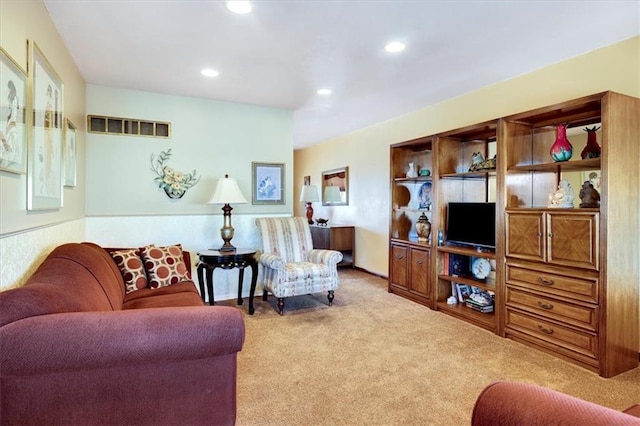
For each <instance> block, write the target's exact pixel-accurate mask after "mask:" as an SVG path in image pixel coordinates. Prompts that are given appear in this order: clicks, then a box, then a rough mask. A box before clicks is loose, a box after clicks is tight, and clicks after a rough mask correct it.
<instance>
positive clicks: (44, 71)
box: [27, 41, 64, 210]
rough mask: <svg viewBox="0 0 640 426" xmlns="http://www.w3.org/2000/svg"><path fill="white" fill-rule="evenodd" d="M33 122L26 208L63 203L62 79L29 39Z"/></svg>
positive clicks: (54, 205) (38, 207)
mask: <svg viewBox="0 0 640 426" xmlns="http://www.w3.org/2000/svg"><path fill="white" fill-rule="evenodd" d="M28 65H29V67H28V71H29V78H30V79H31V94H30V99H31V108H32V110H33V126H32V130H31V139H30V147H29V159H28V162H29V164H28V167H27V209H29V210H46V209H57V208H60V207H62V178H63V170H62V145H63V141H62V137H63V120H62V117H63V112H62V109H63V108H62V106H63V105H64V103H63V90H64V86H63V83H62V80H61V79H60V77H59V76H58V74H57V73H56V72H55V70H54V69H53V67H52V66H51V64H50V63H49V61H47V59H46V58H45V56H44V54H43V53H42V52H41V51H40V49H39V48H38V46H37V45H36V44H35V43H34V42H33V41H29V64H28Z"/></svg>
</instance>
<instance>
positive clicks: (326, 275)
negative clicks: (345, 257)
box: [256, 217, 342, 315]
mask: <svg viewBox="0 0 640 426" xmlns="http://www.w3.org/2000/svg"><path fill="white" fill-rule="evenodd" d="M256 225H257V226H258V230H259V232H260V237H261V238H262V254H261V256H260V264H261V265H262V266H263V283H262V286H263V292H262V300H267V296H268V293H271V294H273V295H274V296H275V297H277V298H278V313H279V314H280V315H282V313H283V312H284V299H285V297H290V296H298V295H303V294H312V293H319V292H321V291H327V292H328V296H327V297H328V299H329V306H331V304H332V303H333V291H334V290H335V289H336V288H337V287H338V263H339V262H340V261H341V260H342V253H340V252H339V251H335V250H320V249H314V248H313V242H312V241H311V230H310V229H309V223H308V222H307V219H305V218H302V217H273V218H258V219H256Z"/></svg>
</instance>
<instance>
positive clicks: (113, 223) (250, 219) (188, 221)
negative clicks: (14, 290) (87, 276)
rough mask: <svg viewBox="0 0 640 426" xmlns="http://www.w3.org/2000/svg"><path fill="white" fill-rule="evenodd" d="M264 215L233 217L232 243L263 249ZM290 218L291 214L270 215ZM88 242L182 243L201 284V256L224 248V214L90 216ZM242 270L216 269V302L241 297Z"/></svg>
mask: <svg viewBox="0 0 640 426" xmlns="http://www.w3.org/2000/svg"><path fill="white" fill-rule="evenodd" d="M261 216H264V215H247V214H237V215H232V216H231V222H232V226H233V227H234V228H235V235H234V237H233V240H232V241H231V243H232V244H233V245H234V246H236V247H239V248H253V249H256V250H259V249H260V247H261V244H260V238H259V236H258V231H257V228H256V225H255V219H256V218H257V217H261ZM269 216H287V215H269ZM86 220H87V225H86V228H87V230H86V238H85V240H86V241H92V242H94V243H96V244H99V245H101V246H103V247H142V246H145V245H147V244H155V245H158V246H162V245H170V244H176V243H180V244H182V247H183V249H185V250H189V251H190V252H191V258H192V262H193V264H192V271H193V275H194V276H193V279H194V281H195V282H196V284H197V283H198V277H197V275H196V273H195V272H196V270H195V262H196V261H197V255H196V254H197V253H198V251H200V250H205V249H210V248H214V249H215V248H218V247H220V246H221V245H222V239H221V238H220V228H221V227H222V224H223V217H222V215H175V216H170V215H162V216H109V217H88V218H87V219H86ZM259 271H260V272H259V274H258V290H256V295H261V294H262V289H261V287H260V282H261V277H260V275H261V273H262V268H259ZM238 272H239V271H238V270H237V269H233V270H223V269H220V268H216V269H215V271H214V274H213V283H214V291H213V293H214V295H215V300H227V299H234V298H236V297H237V294H238V278H239V277H238ZM250 285H251V269H249V270H248V271H246V272H245V274H244V280H243V284H242V292H243V297H247V296H249V288H250Z"/></svg>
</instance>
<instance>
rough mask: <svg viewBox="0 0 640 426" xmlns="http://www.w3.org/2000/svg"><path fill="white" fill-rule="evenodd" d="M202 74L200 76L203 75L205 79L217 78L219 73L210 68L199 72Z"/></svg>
mask: <svg viewBox="0 0 640 426" xmlns="http://www.w3.org/2000/svg"><path fill="white" fill-rule="evenodd" d="M200 72H201V73H202V75H204V76H205V77H217V76H218V75H219V74H220V73H219V72H218V71H216V70H214V69H211V68H205V69H203V70H202V71H200Z"/></svg>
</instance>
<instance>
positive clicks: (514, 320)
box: [505, 308, 598, 359]
mask: <svg viewBox="0 0 640 426" xmlns="http://www.w3.org/2000/svg"><path fill="white" fill-rule="evenodd" d="M505 325H506V327H507V329H512V330H516V331H519V332H521V333H524V334H526V335H529V336H532V337H535V338H537V339H541V340H544V341H546V342H549V343H552V344H554V345H556V346H560V347H562V348H565V349H568V350H570V351H572V352H577V353H580V354H582V355H586V356H588V357H590V358H594V359H595V358H597V351H598V337H597V335H595V334H593V333H588V332H582V331H577V330H574V329H571V328H568V327H563V326H561V325H558V324H554V323H552V322H549V321H544V320H542V319H538V318H536V317H534V316H530V315H527V314H524V313H520V312H516V311H514V310H511V309H509V308H507V315H506V324H505ZM507 333H508V330H507Z"/></svg>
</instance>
